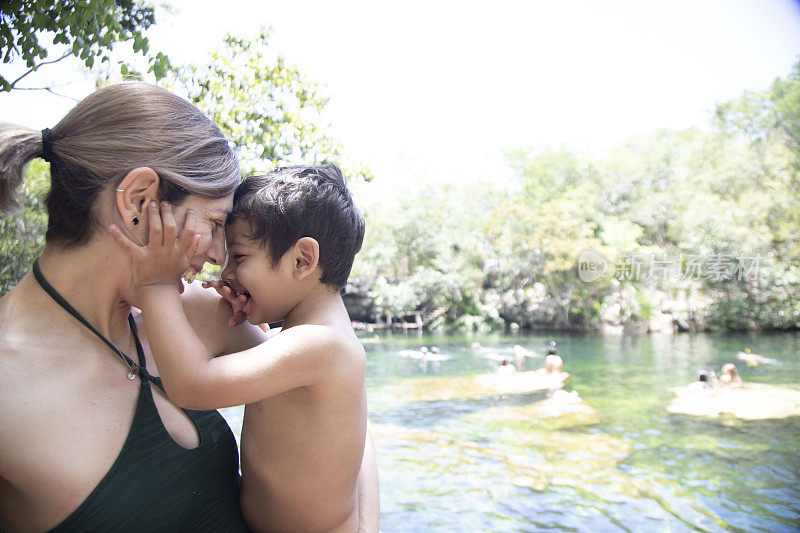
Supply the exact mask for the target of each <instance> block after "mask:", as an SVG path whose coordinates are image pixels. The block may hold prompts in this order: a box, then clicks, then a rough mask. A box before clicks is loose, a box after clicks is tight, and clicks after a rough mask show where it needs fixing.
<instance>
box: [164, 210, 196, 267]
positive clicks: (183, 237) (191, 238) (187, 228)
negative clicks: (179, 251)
mask: <svg viewBox="0 0 800 533" xmlns="http://www.w3.org/2000/svg"><path fill="white" fill-rule="evenodd" d="M173 221H174V219H173ZM195 226H196V224H195V214H194V211H192V210H191V209H190V210H188V211H186V220H185V223H184V225H183V229H182V230H181V234H180V237H179V238H178V246H179V247H181V248H183V249H188V250H189V251H191V252H192V255H191V256H190V258H191V257H193V256H194V254H196V253H197V248H198V247H199V246H200V235H198V234H196V233H195V231H194V230H195ZM164 242H170V241H168V240H167V237H166V235H165V236H164Z"/></svg>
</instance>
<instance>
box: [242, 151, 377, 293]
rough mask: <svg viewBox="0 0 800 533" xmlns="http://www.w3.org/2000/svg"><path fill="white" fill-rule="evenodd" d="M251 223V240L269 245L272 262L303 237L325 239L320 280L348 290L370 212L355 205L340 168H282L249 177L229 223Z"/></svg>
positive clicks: (327, 166)
mask: <svg viewBox="0 0 800 533" xmlns="http://www.w3.org/2000/svg"><path fill="white" fill-rule="evenodd" d="M236 220H243V221H245V222H247V223H248V224H250V227H251V228H252V234H250V235H246V237H247V238H248V239H251V240H253V241H255V242H258V243H259V244H260V245H261V246H264V247H268V249H269V254H270V257H271V258H272V266H273V267H274V266H277V265H278V263H279V262H280V259H281V257H283V254H285V253H286V252H287V251H288V250H289V248H291V247H292V246H293V245H294V243H296V242H297V241H298V240H299V239H301V238H302V237H311V238H313V239H316V241H317V242H318V243H319V266H320V268H321V269H322V277H321V278H320V281H321V282H322V283H326V284H328V285H331V286H333V287H336V288H337V289H339V290H341V291H344V287H345V285H346V284H347V277H348V276H349V275H350V269H351V268H352V267H353V258H354V257H355V255H356V253H358V251H359V250H360V249H361V243H362V242H363V240H364V217H362V216H361V213H360V212H359V211H358V209H357V208H356V206H355V205H354V204H353V198H352V197H351V196H350V191H348V190H347V186H346V185H345V183H344V176H342V172H341V170H339V167H337V166H336V165H333V164H328V165H323V166H314V167H309V166H298V167H287V168H279V169H277V170H274V171H272V172H269V173H268V174H264V175H261V176H251V177H249V178H247V179H246V180H244V181H243V182H242V183H241V184H240V185H239V187H238V188H237V189H236V193H235V194H234V196H233V211H232V212H231V214H230V216H228V223H232V222H234V221H236Z"/></svg>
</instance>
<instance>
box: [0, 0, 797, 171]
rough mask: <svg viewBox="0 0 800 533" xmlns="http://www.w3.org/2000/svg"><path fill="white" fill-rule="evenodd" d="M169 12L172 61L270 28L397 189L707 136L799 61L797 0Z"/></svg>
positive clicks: (34, 112) (75, 88)
mask: <svg viewBox="0 0 800 533" xmlns="http://www.w3.org/2000/svg"><path fill="white" fill-rule="evenodd" d="M169 3H170V4H172V5H173V6H174V13H172V14H162V15H161V16H160V18H159V22H158V25H157V27H156V28H154V30H153V31H152V32H151V33H150V36H151V48H152V49H154V50H163V51H165V52H167V53H168V54H169V55H170V57H171V59H172V60H173V62H179V63H180V62H189V61H202V59H203V57H204V54H205V53H207V51H208V50H210V49H212V48H214V47H216V46H217V45H218V43H220V42H221V40H222V36H223V34H224V33H226V32H232V33H235V34H237V35H248V34H253V33H255V32H256V31H257V30H258V28H259V27H261V26H271V27H272V28H273V30H274V33H273V35H274V37H273V43H274V45H275V49H276V51H278V52H279V53H281V54H282V55H284V57H285V58H286V59H287V61H288V62H289V63H292V64H294V65H296V66H298V68H299V69H300V70H301V71H303V72H304V73H306V74H307V75H308V76H309V77H310V78H311V79H313V80H315V81H317V82H319V83H320V84H322V85H323V86H324V87H325V90H326V93H327V94H328V95H329V96H330V98H331V102H330V104H329V107H328V110H327V115H326V118H327V119H328V120H329V121H330V122H331V124H332V130H331V132H332V135H333V136H334V137H335V138H337V139H338V140H339V141H340V142H341V143H342V144H343V145H344V147H345V150H346V152H347V154H348V155H349V156H350V158H351V159H353V160H356V161H361V162H363V163H365V164H367V165H368V166H369V167H370V168H372V170H373V171H374V173H375V174H376V181H378V182H386V183H409V182H411V183H413V182H415V181H417V180H434V181H438V180H453V181H458V180H464V179H467V180H471V179H476V178H484V179H487V178H489V179H491V178H493V177H497V178H498V179H503V177H505V176H508V170H507V169H506V168H505V166H504V159H503V153H504V152H505V151H507V150H510V149H516V148H533V149H543V148H545V147H547V146H554V147H557V146H561V145H566V146H569V147H571V148H574V149H579V150H584V149H585V150H593V151H602V150H604V149H606V148H608V147H609V146H610V145H612V144H614V143H615V142H618V141H619V140H621V139H623V138H625V137H627V136H630V135H635V134H639V133H647V132H650V131H653V130H655V129H658V128H662V127H665V128H673V129H681V128H686V127H689V126H693V125H696V126H700V127H702V126H704V125H705V124H707V123H708V119H709V116H710V112H711V110H712V109H713V108H714V105H715V103H717V102H722V101H725V100H728V99H731V98H735V97H737V96H738V95H740V94H741V93H742V92H743V91H744V90H746V89H754V90H760V89H764V88H766V87H768V86H769V84H770V83H771V82H772V80H774V79H775V78H776V77H778V76H786V75H787V74H788V73H789V71H790V69H791V67H792V65H793V64H794V63H795V62H797V61H798V60H800V3H798V2H796V1H791V0H725V1H706V0H690V1H685V0H671V1H664V2H648V1H642V0H636V1H627V2H626V1H603V2H597V1H592V0H590V1H577V0H570V1H559V2H554V1H553V2H533V1H503V0H499V1H494V2H492V3H491V5H489V3H488V2H481V3H478V2H469V1H466V0H461V1H457V2H449V1H447V2H445V1H432V0H427V1H417V0H406V1H404V2H393V3H391V4H390V3H388V2H375V1H371V2H370V1H336V2H330V1H327V2H326V1H316V0H314V1H310V0H306V1H303V2H291V1H286V0H284V1H281V2H275V1H271V0H227V1H226V2H220V1H219V0H172V1H171V2H169ZM222 6H224V7H222ZM60 67H61V66H60V65H59V68H60ZM64 68H65V69H66V68H68V67H64ZM44 70H45V69H42V71H43V72H44ZM70 74H71V73H70V72H66V74H59V76H64V77H67V78H68V77H69V75H70ZM51 75H52V74H51ZM78 77H79V76H78V75H76V74H72V78H73V79H76V78H78ZM31 78H33V77H31ZM59 79H63V78H59ZM30 81H31V83H33V82H34V81H37V80H35V79H31V80H30ZM61 90H63V91H64V92H71V93H72V94H74V95H75V96H76V97H81V96H84V95H85V94H87V93H88V92H89V91H91V90H92V89H91V85H87V84H86V83H78V84H74V85H68V86H66V87H63V88H62V89H61ZM72 105H74V102H72V101H70V100H67V99H62V98H58V97H55V96H52V95H49V94H41V93H34V94H31V93H28V94H20V95H11V96H10V95H6V94H0V113H2V115H0V119H1V120H3V121H10V122H17V123H20V124H23V125H28V126H31V127H37V128H40V127H45V126H48V125H52V124H54V123H56V122H57V121H58V119H59V118H60V117H61V116H62V115H63V114H64V113H65V112H66V111H67V110H68V109H69V108H70V107H71V106H72Z"/></svg>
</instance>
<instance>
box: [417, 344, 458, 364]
mask: <svg viewBox="0 0 800 533" xmlns="http://www.w3.org/2000/svg"><path fill="white" fill-rule="evenodd" d="M452 358H453V356H452V355H445V354H443V353H441V352H440V351H439V348H438V347H436V346H431V349H430V350H428V351H427V352H426V353H425V355H424V356H423V359H425V360H426V361H432V362H435V363H439V362H441V361H447V360H448V359H452Z"/></svg>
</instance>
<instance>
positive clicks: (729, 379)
mask: <svg viewBox="0 0 800 533" xmlns="http://www.w3.org/2000/svg"><path fill="white" fill-rule="evenodd" d="M720 372H721V373H722V375H721V376H720V377H719V381H720V383H721V384H722V385H726V386H728V387H741V386H742V378H741V376H739V371H738V370H737V369H736V365H734V364H733V363H725V364H724V365H722V370H721V371H720Z"/></svg>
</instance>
